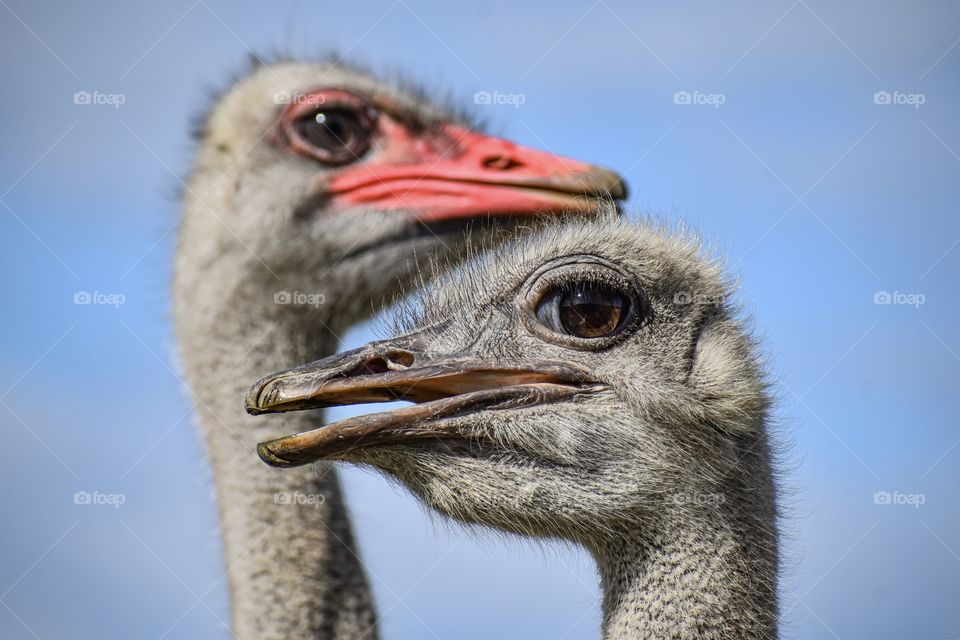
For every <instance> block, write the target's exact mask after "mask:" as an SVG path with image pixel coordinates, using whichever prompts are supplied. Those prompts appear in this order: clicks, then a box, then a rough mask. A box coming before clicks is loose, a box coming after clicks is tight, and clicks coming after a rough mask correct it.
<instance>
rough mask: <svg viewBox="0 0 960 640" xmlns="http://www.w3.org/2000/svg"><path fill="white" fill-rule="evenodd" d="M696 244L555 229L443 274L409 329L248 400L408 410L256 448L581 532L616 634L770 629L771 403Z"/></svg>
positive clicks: (472, 510) (478, 511) (499, 516)
mask: <svg viewBox="0 0 960 640" xmlns="http://www.w3.org/2000/svg"><path fill="white" fill-rule="evenodd" d="M730 291H731V290H730V287H729V286H728V284H727V283H726V282H725V281H724V279H723V278H722V276H721V273H720V270H719V268H718V266H716V265H715V264H713V263H712V262H711V261H709V260H707V259H705V258H704V257H702V255H701V254H700V252H699V250H698V248H697V246H696V244H695V243H694V242H692V241H690V240H688V239H685V238H683V237H681V236H678V235H670V234H667V233H664V232H663V231H662V230H660V229H657V228H654V227H651V226H648V225H645V224H636V223H628V222H625V221H620V220H617V219H616V218H615V217H613V215H612V214H611V215H610V216H608V217H607V218H606V219H603V220H599V221H592V222H591V221H578V222H571V223H568V224H555V225H553V226H549V227H548V228H546V229H544V230H543V231H541V232H539V233H535V234H533V235H531V236H529V237H527V238H523V239H519V240H517V241H516V243H515V244H513V245H508V246H507V247H504V248H501V249H499V250H498V251H496V252H495V253H492V254H491V253H488V254H486V255H484V256H481V257H479V258H477V259H475V260H473V261H472V262H470V263H468V265H467V266H465V267H463V268H461V270H459V271H457V272H455V274H454V275H453V276H452V277H451V278H450V279H448V280H447V281H445V282H444V281H441V282H440V283H437V284H436V285H435V286H433V287H432V288H431V289H430V291H429V292H426V293H424V294H422V300H421V302H420V304H419V305H417V306H416V307H415V308H417V309H419V311H417V312H415V313H412V314H410V316H411V318H412V319H413V321H412V324H413V326H412V327H408V329H410V330H409V331H407V332H406V333H404V334H402V335H400V336H399V337H396V338H393V339H389V340H385V341H379V342H374V343H371V344H368V345H367V346H365V347H362V348H360V349H357V350H354V351H350V352H346V353H343V354H340V355H337V356H333V357H331V358H327V359H325V360H321V361H318V362H314V363H312V364H308V365H305V366H303V367H300V368H297V369H291V370H288V371H285V372H281V373H278V374H274V375H272V376H269V377H267V378H265V379H263V380H261V381H260V382H259V383H257V384H256V385H255V386H254V387H253V388H251V390H250V391H249V393H248V395H247V409H248V411H250V412H251V413H262V412H272V411H290V410H297V409H302V408H309V407H317V406H329V405H332V404H350V403H355V402H376V401H385V400H393V399H402V400H408V401H411V402H413V403H415V404H413V405H412V406H408V407H403V408H399V409H394V410H391V411H386V412H382V413H376V414H372V415H366V416H360V417H355V418H349V419H347V420H343V421H340V422H336V423H334V424H331V425H329V426H326V427H323V428H320V429H316V430H313V431H308V432H305V433H300V434H297V435H293V436H288V437H285V438H280V439H278V440H273V441H270V442H266V443H263V444H261V445H260V447H259V453H260V456H261V458H262V459H263V460H264V461H265V462H267V463H268V464H271V465H274V466H295V465H301V464H305V463H309V462H311V461H314V460H320V459H332V460H346V461H351V462H356V463H361V464H366V465H372V466H374V467H376V468H378V469H380V470H382V471H384V472H386V473H388V474H390V475H391V476H393V477H395V478H397V479H399V480H400V481H401V482H402V483H403V484H405V485H406V486H407V487H408V488H409V489H410V490H411V491H412V492H413V493H414V494H416V495H417V496H419V498H420V499H421V500H422V501H424V502H425V503H426V504H427V505H429V506H430V507H432V508H433V509H435V510H437V511H439V512H440V513H442V514H445V515H447V516H450V517H452V518H454V519H456V520H459V521H461V522H464V523H468V524H479V525H485V526H488V527H493V528H495V529H499V530H502V531H507V532H511V533H517V534H521V535H528V536H535V537H540V538H559V539H563V540H567V541H572V542H575V543H578V544H581V545H583V546H584V547H586V548H587V549H589V550H590V551H591V552H592V553H593V555H594V557H595V558H596V560H597V563H598V567H599V570H600V573H601V577H602V581H603V586H604V628H605V632H606V637H677V638H679V637H683V638H686V637H696V638H731V637H750V638H761V637H762V638H767V637H772V636H773V635H774V634H775V633H776V572H777V533H776V511H775V506H774V505H775V490H774V482H773V475H772V468H771V462H770V448H769V445H768V441H767V432H766V414H767V409H768V395H767V392H766V387H765V384H764V382H763V374H762V368H761V366H760V364H759V362H758V360H757V358H756V356H755V353H754V346H753V343H752V340H751V339H750V337H749V335H748V334H747V332H746V331H745V329H744V326H743V325H742V324H741V322H740V321H739V320H738V319H737V314H736V312H735V309H734V308H732V307H731V306H730V304H729V303H728V300H729V294H730Z"/></svg>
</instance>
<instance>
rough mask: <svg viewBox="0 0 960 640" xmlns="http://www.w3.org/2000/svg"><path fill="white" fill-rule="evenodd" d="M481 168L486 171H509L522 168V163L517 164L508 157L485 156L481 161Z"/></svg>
mask: <svg viewBox="0 0 960 640" xmlns="http://www.w3.org/2000/svg"><path fill="white" fill-rule="evenodd" d="M483 166H484V167H485V168H487V169H496V170H497V171H510V170H511V169H516V168H518V167H522V166H523V163H521V162H517V161H516V160H514V159H513V158H511V157H510V156H501V155H497V156H487V157H486V158H484V159H483Z"/></svg>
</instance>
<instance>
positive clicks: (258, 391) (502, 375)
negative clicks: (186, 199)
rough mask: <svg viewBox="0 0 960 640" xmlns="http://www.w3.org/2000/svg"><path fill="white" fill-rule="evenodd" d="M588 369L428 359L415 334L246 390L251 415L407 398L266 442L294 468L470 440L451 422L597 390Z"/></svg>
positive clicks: (276, 461)
mask: <svg viewBox="0 0 960 640" xmlns="http://www.w3.org/2000/svg"><path fill="white" fill-rule="evenodd" d="M597 388H598V384H597V382H596V381H595V380H593V379H592V378H591V377H590V375H589V373H588V372H587V371H586V370H585V369H582V368H581V367H579V366H577V365H575V364H572V363H568V362H559V361H548V360H537V361H531V362H527V363H524V364H523V365H520V366H502V365H498V364H491V363H489V362H485V361H481V360H478V359H475V358H470V357H464V356H439V357H438V356H427V355H426V354H424V353H423V351H422V350H420V349H418V348H417V347H416V340H415V338H412V337H411V336H407V337H403V338H398V339H396V340H391V341H384V342H374V343H371V344H369V345H367V346H364V347H361V348H359V349H355V350H353V351H347V352H344V353H341V354H338V355H335V356H331V357H329V358H324V359H323V360H318V361H316V362H313V363H310V364H307V365H304V366H302V367H298V368H296V369H290V370H288V371H283V372H280V373H276V374H273V375H270V376H268V377H266V378H264V379H263V380H261V381H260V382H258V383H257V384H255V385H254V386H253V387H251V389H250V390H249V391H248V392H247V397H246V408H247V412H248V413H251V414H261V413H275V412H283V411H297V410H302V409H315V408H319V407H330V406H335V405H347V404H358V403H368V402H390V401H393V400H408V401H411V402H414V403H417V404H415V405H413V406H410V407H403V408H400V409H395V410H393V411H385V412H381V413H375V414H371V415H365V416H358V417H355V418H348V419H346V420H341V421H339V422H335V423H333V424H330V425H327V426H325V427H320V428H318V429H314V430H312V431H307V432H304V433H299V434H296V435H291V436H287V437H285V438H280V439H277V440H271V441H269V442H264V443H261V444H260V445H259V446H258V447H257V452H258V453H259V455H260V458H261V459H263V461H264V462H266V463H267V464H269V465H272V466H275V467H291V466H299V465H303V464H308V463H310V462H314V461H316V460H321V459H326V458H336V457H338V456H341V455H342V454H344V453H346V452H348V451H351V450H354V449H358V448H362V447H370V446H383V445H391V444H403V443H409V442H410V441H414V440H422V439H439V438H458V439H465V438H466V437H467V436H466V435H465V434H463V433H461V432H460V431H459V430H458V429H457V428H456V427H453V426H451V425H450V424H449V423H444V421H443V419H444V418H451V417H455V416H461V415H464V414H468V413H473V412H476V411H481V410H492V409H501V408H511V409H516V408H519V407H523V406H531V405H540V404H546V403H549V402H556V401H558V400H564V399H570V398H573V397H575V396H577V395H579V394H583V393H589V392H592V391H595V390H597Z"/></svg>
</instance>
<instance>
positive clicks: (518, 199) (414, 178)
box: [328, 125, 626, 222]
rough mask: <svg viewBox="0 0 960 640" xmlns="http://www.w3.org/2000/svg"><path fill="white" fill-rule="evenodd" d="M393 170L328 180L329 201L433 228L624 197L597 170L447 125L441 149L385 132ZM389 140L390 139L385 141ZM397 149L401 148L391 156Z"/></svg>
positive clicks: (608, 174)
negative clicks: (400, 214)
mask: <svg viewBox="0 0 960 640" xmlns="http://www.w3.org/2000/svg"><path fill="white" fill-rule="evenodd" d="M386 133H387V134H388V139H390V142H389V143H388V144H390V145H391V146H393V147H394V148H393V149H392V150H391V151H390V153H389V154H385V155H389V156H392V157H400V158H402V160H401V161H400V162H397V163H396V164H393V163H390V164H386V163H384V164H376V163H373V164H368V165H363V166H360V167H357V168H356V169H350V170H347V171H345V172H342V173H340V174H338V175H337V176H336V177H334V178H333V179H332V180H331V182H330V184H329V187H328V190H329V194H330V196H331V197H332V198H333V200H334V201H336V202H340V203H342V204H343V205H350V206H369V207H371V208H376V209H377V210H380V211H396V210H404V211H409V212H410V213H411V214H412V215H414V216H415V217H416V219H417V220H420V221H424V222H436V221H443V220H452V219H456V218H465V217H476V216H482V215H511V214H514V215H516V214H525V213H563V212H568V211H574V212H591V211H595V210H596V209H597V207H598V205H599V203H600V202H601V200H602V199H606V200H609V199H610V198H613V199H615V200H622V199H624V198H625V197H626V186H625V184H624V182H623V179H622V178H621V177H620V176H619V175H617V174H616V173H614V172H613V171H610V170H609V169H605V168H603V167H598V166H595V165H591V164H586V163H584V162H580V161H578V160H573V159H570V158H564V157H562V156H558V155H554V154H552V153H546V152H543V151H537V150H536V149H531V148H529V147H523V146H521V145H518V144H515V143H513V142H510V141H509V140H504V139H502V138H495V137H491V136H486V135H481V134H478V133H474V132H472V131H468V130H466V129H462V128H460V127H455V126H453V125H447V126H446V127H445V128H444V129H443V134H444V138H449V140H447V146H448V147H449V146H451V144H452V148H453V151H452V152H451V151H445V152H441V151H438V150H437V149H436V146H435V145H430V144H424V143H422V141H421V142H420V143H417V142H415V141H414V140H413V139H412V138H411V137H410V136H409V135H407V132H405V131H402V132H401V131H390V132H386ZM390 134H393V135H390ZM396 147H401V149H399V150H398V149H397V148H396Z"/></svg>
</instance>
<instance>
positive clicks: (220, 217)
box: [173, 61, 624, 639]
mask: <svg viewBox="0 0 960 640" xmlns="http://www.w3.org/2000/svg"><path fill="white" fill-rule="evenodd" d="M607 191H610V192H611V193H612V194H613V195H614V196H615V197H622V196H623V195H624V192H623V185H622V184H621V182H620V179H619V178H618V177H617V176H616V175H615V174H613V173H612V172H610V171H607V170H604V169H601V168H598V167H594V166H591V165H588V164H585V163H582V162H577V161H574V160H569V159H565V158H561V157H558V156H555V155H552V154H548V153H544V152H539V151H535V150H533V149H529V148H524V147H521V146H518V145H515V144H513V143H511V142H509V141H506V140H503V139H498V138H494V137H490V136H486V135H482V134H481V133H478V132H476V131H473V130H471V129H470V128H469V126H468V125H467V124H466V122H465V120H464V119H463V117H459V116H456V115H455V114H454V113H452V112H451V110H449V109H446V108H443V107H441V106H437V105H435V104H433V103H431V102H429V101H428V100H427V99H426V98H424V97H423V95H422V94H420V93H418V92H416V91H414V90H411V89H404V88H402V87H399V86H395V85H393V84H389V83H387V82H384V81H382V80H379V79H377V78H376V77H374V76H372V75H370V74H368V73H365V72H362V71H360V70H358V69H356V68H353V67H349V66H346V65H344V64H338V63H335V62H321V63H303V62H292V61H282V62H278V63H276V64H270V65H263V66H259V67H257V68H255V69H253V70H252V71H251V73H249V74H248V75H247V76H246V77H244V78H242V79H240V80H239V81H238V82H237V83H236V84H235V85H233V86H232V88H230V90H229V91H227V92H226V93H225V94H224V95H223V96H222V97H221V98H220V99H219V100H218V101H217V102H216V104H215V105H214V108H213V109H212V111H211V112H210V113H209V115H208V116H207V117H206V118H205V120H204V122H203V123H202V126H201V127H200V130H199V149H198V153H197V158H196V160H195V165H194V169H193V173H192V176H191V178H190V180H189V184H188V186H187V188H186V190H185V195H184V200H183V216H182V223H181V227H180V232H179V241H178V248H177V255H176V263H175V276H174V282H173V315H174V320H175V327H176V334H177V339H178V342H179V353H180V356H181V359H182V362H183V368H184V372H185V379H186V382H187V383H188V384H189V386H190V388H191V390H192V392H193V397H194V399H195V405H196V410H197V413H198V417H199V422H200V426H201V430H202V433H203V436H204V440H205V444H206V449H207V452H208V455H209V458H210V460H211V462H212V468H213V474H214V481H215V485H216V493H217V498H218V505H219V511H220V521H221V529H222V537H223V543H224V548H225V554H226V564H227V572H228V579H229V588H230V592H231V612H232V620H233V631H234V634H235V635H236V637H240V638H248V639H251V638H281V637H282V638H291V639H293V638H315V637H323V638H334V637H336V638H343V637H359V636H365V637H368V638H374V637H376V635H377V632H376V628H375V616H374V613H373V609H372V603H371V600H370V595H369V587H368V584H367V582H366V577H365V573H364V571H363V569H362V567H361V563H360V561H359V559H358V557H357V554H356V547H355V543H354V540H353V534H352V529H351V526H350V523H349V520H348V518H347V513H346V509H345V506H344V504H343V501H342V498H341V494H340V489H339V485H338V483H337V479H336V476H335V475H334V474H333V472H332V471H331V472H330V473H329V474H327V475H326V476H324V477H318V476H317V475H316V474H313V473H308V472H305V471H303V472H300V473H294V474H291V475H288V476H280V475H276V474H271V473H267V472H266V471H267V470H266V469H265V468H263V467H262V466H261V465H260V464H259V462H258V461H257V459H256V457H255V456H254V455H252V452H253V447H254V445H255V443H256V442H257V441H258V440H260V439H262V438H263V436H264V434H265V433H266V432H265V431H264V429H265V428H267V427H269V425H264V424H262V423H256V422H254V421H252V420H251V419H250V418H249V416H247V415H246V414H245V413H244V412H243V410H242V408H241V407H238V406H237V405H236V403H235V402H234V401H232V400H231V398H233V397H237V396H239V395H242V393H243V392H244V390H245V389H246V387H247V386H248V385H249V381H250V379H251V378H253V377H255V376H256V375H257V374H260V373H262V372H263V371H264V370H270V369H277V368H280V367H281V366H284V365H286V364H287V363H289V362H290V361H300V362H305V361H308V360H312V359H315V358H319V357H322V356H324V355H327V354H330V353H334V352H335V351H336V348H337V344H338V342H339V339H338V336H339V335H341V334H342V333H343V332H344V331H345V330H346V329H347V328H348V327H350V326H351V325H353V324H355V323H356V322H358V321H360V320H361V319H363V318H364V317H365V316H367V315H368V314H369V313H370V312H371V311H373V310H376V308H377V307H379V306H380V305H381V304H382V303H383V301H384V300H385V299H389V298H390V297H392V296H394V295H395V294H396V292H397V291H398V289H399V286H400V284H399V283H401V282H409V281H410V279H411V278H413V277H414V276H415V275H416V271H415V261H414V258H415V257H416V256H418V255H423V254H424V253H426V254H428V255H432V256H439V257H441V258H451V259H452V258H455V257H456V256H457V255H459V254H460V253H461V252H462V250H463V246H464V244H465V243H464V242H463V240H464V227H465V225H466V224H467V223H470V222H471V221H478V220H480V219H481V217H483V216H485V215H487V214H494V215H497V216H499V217H500V219H503V220H509V219H511V217H513V218H515V217H516V216H519V215H529V214H532V213H535V212H559V211H561V210H567V209H570V208H573V209H575V210H577V211H579V212H583V213H588V212H591V211H593V210H594V209H595V208H596V204H595V203H596V198H594V197H593V196H595V195H600V194H603V193H605V192H607ZM305 418H308V417H307V416H289V417H286V418H283V420H284V421H285V422H284V425H285V428H286V427H289V428H291V429H295V428H297V426H298V425H301V424H306V423H305V422H304V419H305ZM309 419H310V420H313V421H316V420H318V419H320V418H319V417H317V416H314V417H312V418H309ZM300 494H303V495H307V496H311V500H310V504H301V503H300V501H298V500H297V497H298V496H299V495H300ZM318 496H322V497H323V502H322V503H320V500H319V498H318ZM289 594H297V595H296V596H295V597H290V595H289Z"/></svg>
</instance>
